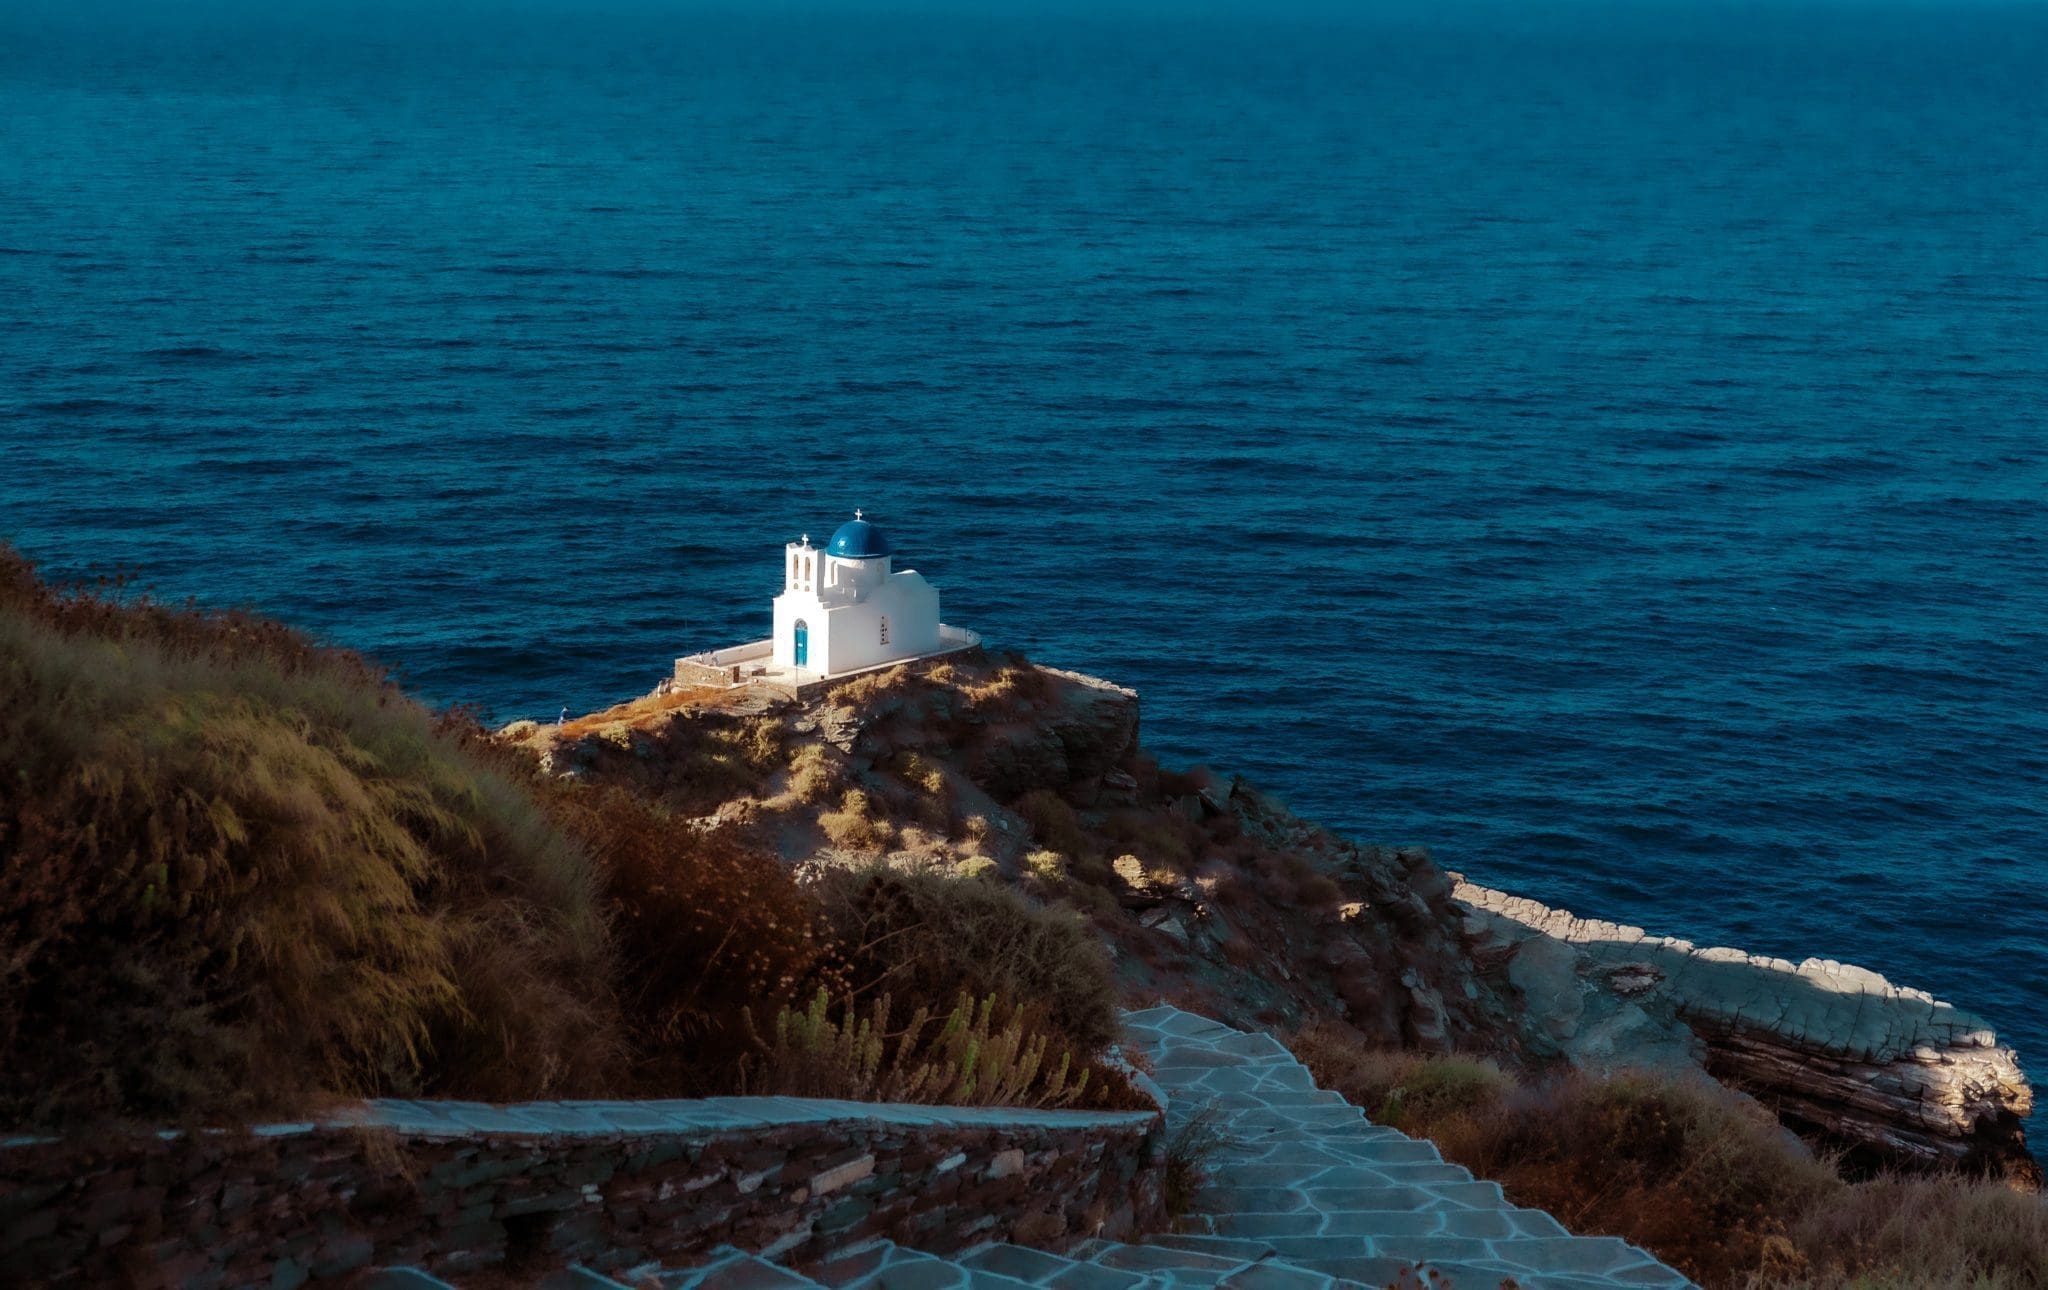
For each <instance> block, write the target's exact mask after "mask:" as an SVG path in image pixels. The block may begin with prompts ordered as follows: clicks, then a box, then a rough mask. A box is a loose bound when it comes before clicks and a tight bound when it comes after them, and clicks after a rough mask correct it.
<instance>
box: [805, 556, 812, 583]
mask: <svg viewBox="0 0 2048 1290" xmlns="http://www.w3.org/2000/svg"><path fill="white" fill-rule="evenodd" d="M810 580H811V557H809V556H805V557H804V581H805V582H809V581H810Z"/></svg>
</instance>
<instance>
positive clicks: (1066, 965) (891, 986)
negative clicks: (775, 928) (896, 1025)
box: [816, 865, 1117, 1059]
mask: <svg viewBox="0 0 2048 1290" xmlns="http://www.w3.org/2000/svg"><path fill="white" fill-rule="evenodd" d="M816 891H817V893H818V897H819V901H820V903H821V904H822V906H823V908H824V910H825V916H826V919H827V920H828V922H829V924H830V926H831V928H832V932H833V935H834V937H835V938H836V939H837V941H838V942H839V945H840V947H841V953H842V954H843V955H844V956H845V958H846V962H847V968H848V973H849V976H848V983H849V985H850V986H851V987H852V988H853V990H854V991H855V992H856V994H857V995H861V996H867V995H873V994H877V993H880V992H882V991H888V992H889V993H890V994H892V995H894V996H895V998H896V999H897V1001H898V1003H899V1004H900V1005H906V1006H910V1007H913V1008H914V1007H924V1008H927V1009H929V1010H931V1011H933V1012H936V1011H938V1010H940V1009H942V1008H945V1007H949V1006H950V1005H951V1002H952V1000H953V998H954V996H955V995H956V993H957V992H959V991H961V990H966V991H968V992H969V993H971V994H973V995H975V996H976V997H982V996H986V995H991V994H992V995H994V996H996V998H997V999H998V1000H1018V1001H1025V1002H1027V1003H1028V1007H1029V1011H1030V1013H1031V1015H1027V1016H1026V1017H1025V1022H1026V1024H1027V1026H1029V1027H1031V1028H1032V1029H1034V1030H1037V1029H1043V1030H1045V1031H1048V1032H1050V1033H1051V1034H1053V1035H1054V1037H1055V1039H1056V1040H1057V1041H1058V1042H1060V1043H1062V1044H1063V1045H1065V1046H1068V1047H1071V1048H1073V1049H1074V1051H1075V1053H1076V1054H1077V1055H1078V1056H1080V1057H1083V1058H1088V1059H1092V1058H1094V1057H1095V1056H1097V1055H1098V1054H1100V1053H1101V1052H1102V1051H1103V1050H1104V1049H1105V1048H1106V1047H1108V1045H1109V1044H1110V1043H1112V1042H1114V1040H1115V1038H1116V1031H1117V985H1116V978H1115V975H1114V973H1113V971H1112V969H1111V967H1110V963H1109V958H1108V956H1107V955H1106V954H1105V952H1104V951H1103V948H1102V945H1101V943H1100V942H1099V941H1098V940H1097V939H1096V938H1095V936H1094V935H1093V933H1092V932H1090V930H1089V929H1088V927H1087V926H1086V925H1085V924H1084V923H1083V922H1082V921H1081V920H1080V919H1079V918H1078V917H1076V916H1075V915H1074V914H1073V912H1072V911H1070V910H1066V909H1058V908H1047V907H1045V906H1043V905H1040V904H1038V903H1036V902H1034V901H1032V900H1031V899H1030V898H1028V897H1026V896H1024V895H1023V894H1021V893H1019V892H1017V891H1015V890H1014V889H1012V888H1009V887H1005V886H1002V885H1000V884H997V883H991V882H982V881H976V880H973V879H962V878H956V877H953V876H951V875H949V874H945V873H941V872H935V871H917V872H904V871H901V870H896V869H892V868H889V867H887V866H885V865H873V866H870V867H867V868H863V869H851V870H844V869H843V870H837V871H834V872H832V873H829V874H827V875H826V876H825V877H823V878H822V879H820V881H819V882H818V883H817V885H816Z"/></svg>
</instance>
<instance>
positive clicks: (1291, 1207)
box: [373, 1007, 1692, 1290]
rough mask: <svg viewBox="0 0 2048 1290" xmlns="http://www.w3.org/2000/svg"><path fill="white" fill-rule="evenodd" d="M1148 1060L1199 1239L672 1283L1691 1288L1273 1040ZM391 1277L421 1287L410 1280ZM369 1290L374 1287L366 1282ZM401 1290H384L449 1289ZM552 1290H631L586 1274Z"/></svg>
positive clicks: (961, 1287) (755, 1268)
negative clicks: (1190, 1133) (1180, 1159)
mask: <svg viewBox="0 0 2048 1290" xmlns="http://www.w3.org/2000/svg"><path fill="white" fill-rule="evenodd" d="M1124 1026H1125V1030H1126V1036H1127V1037H1126V1044H1127V1046H1128V1047H1130V1048H1132V1049H1135V1050H1137V1051H1140V1052H1142V1053H1144V1054H1145V1055H1146V1057H1147V1058H1148V1059H1149V1060H1150V1062H1151V1063H1152V1065H1153V1076H1152V1078H1153V1080H1154V1081H1155V1082H1156V1084H1157V1085H1158V1088H1159V1091H1160V1092H1161V1093H1163V1095H1164V1099H1165V1102H1166V1105H1167V1121H1168V1127H1169V1131H1171V1130H1173V1129H1177V1128H1179V1127H1180V1126H1181V1125H1184V1124H1186V1123H1187V1122H1188V1120H1189V1119H1190V1118H1192V1117H1193V1116H1195V1115H1196V1114H1198V1113H1199V1112H1201V1111H1202V1110H1203V1109H1204V1108H1212V1109H1213V1111H1214V1113H1215V1115H1216V1117H1217V1127H1218V1128H1219V1129H1220V1130H1221V1132H1222V1134H1223V1135H1224V1138H1225V1142H1226V1145H1225V1146H1224V1148H1223V1149H1222V1150H1221V1151H1220V1152H1219V1153H1218V1154H1217V1155H1216V1157H1215V1158H1214V1159H1213V1160H1211V1161H1210V1176H1209V1181H1208V1185H1207V1187H1206V1188H1205V1189H1204V1190H1203V1191H1202V1193H1201V1194H1200V1196H1199V1197H1198V1198H1197V1205H1196V1213H1195V1214H1193V1215H1191V1216H1190V1217H1189V1218H1188V1219H1187V1220H1185V1225H1186V1226H1187V1227H1189V1228H1191V1229H1197V1230H1191V1231H1189V1232H1186V1233H1182V1234H1177V1235H1163V1236H1152V1237H1146V1238H1144V1239H1142V1240H1141V1241H1139V1242H1137V1243H1135V1244H1126V1243H1122V1242H1117V1241H1088V1242H1084V1243H1083V1244H1082V1245H1080V1246H1078V1247H1076V1248H1074V1249H1072V1250H1069V1251H1067V1253H1066V1254H1064V1255H1058V1254H1048V1253H1046V1252H1044V1251H1042V1250H1032V1249H1026V1248H1024V1247H1022V1246H1016V1245H984V1246H980V1247H977V1248H975V1249H972V1250H967V1251H963V1252H961V1253H959V1254H955V1255H951V1256H937V1255H931V1254H925V1253H922V1252H920V1251H917V1250H911V1249H906V1248H904V1247H902V1246H899V1245H894V1244H892V1243H890V1242H887V1241H878V1242H875V1243H873V1244H871V1245H868V1246H866V1247H865V1248H862V1249H860V1250H858V1251H854V1252H852V1253H849V1254H848V1255H846V1256H845V1257H843V1258H841V1259H839V1260H838V1261H837V1262H834V1263H830V1264H827V1265H826V1266H824V1267H822V1268H817V1269H813V1270H812V1273H811V1275H809V1276H805V1275H802V1274H799V1273H797V1272H794V1271H792V1270H791V1269H789V1268H785V1267H782V1266H780V1265H777V1264H775V1263H772V1262H769V1261H766V1260H764V1259H761V1258H759V1257H757V1256H755V1255H751V1254H745V1253H742V1252H740V1251H737V1250H724V1251H720V1252H718V1253H717V1255H716V1256H715V1257H714V1258H713V1260H712V1261H711V1262H709V1263H707V1264H706V1265H704V1266H702V1267H697V1268H692V1269H688V1270H682V1271H669V1272H661V1273H657V1274H655V1275H654V1278H653V1279H654V1280H656V1281H658V1282H659V1284H661V1285H662V1286H664V1287H669V1288H672V1290H783V1288H785V1287H790V1288H794V1287H807V1286H826V1287H832V1288H833V1290H1026V1288H1027V1287H1037V1288H1040V1290H1183V1288H1187V1287H1210V1286H1214V1287H1219V1290H1362V1288H1363V1287H1383V1286H1399V1287H1402V1288H1403V1290H1452V1288H1453V1287H1455V1290H1500V1288H1501V1287H1503V1286H1514V1287H1518V1288H1519V1290H1622V1288H1623V1287H1627V1288H1630V1290H1641V1288H1643V1287H1653V1288H1656V1290H1681V1288H1683V1287H1689V1286H1691V1284H1692V1283H1691V1282H1689V1281H1687V1280H1686V1278H1685V1277H1683V1276H1681V1275H1680V1274H1679V1273H1677V1272H1675V1271H1673V1270H1672V1269H1670V1268H1668V1267H1665V1266H1664V1265H1663V1264H1661V1263H1659V1262H1657V1261H1656V1260H1655V1259H1653V1258H1651V1257H1650V1256H1649V1255H1648V1254H1645V1253H1644V1252H1643V1251H1641V1250H1639V1249H1637V1248H1636V1247H1634V1246H1632V1245H1630V1244H1628V1243H1627V1242H1625V1241H1622V1240H1619V1239H1616V1238H1614V1237H1610V1236H1573V1235H1572V1234H1571V1233H1569V1232H1567V1231H1565V1229H1564V1228H1563V1227H1562V1226H1560V1225H1559V1224H1558V1222H1557V1220H1556V1219H1554V1218H1552V1217H1551V1216H1550V1215H1548V1214H1546V1213H1544V1212H1542V1211H1541V1210H1534V1209H1518V1208H1516V1207H1515V1206H1513V1205H1510V1204H1508V1202H1507V1201H1506V1199H1505V1198H1503V1197H1502V1195H1501V1190H1500V1187H1499V1185H1498V1184H1496V1183H1490V1182H1481V1181H1477V1180H1475V1179H1474V1178H1473V1177H1472V1175H1471V1174H1470V1173H1468V1172H1467V1171H1466V1170H1465V1169H1463V1168H1462V1167H1460V1166H1458V1165H1453V1164H1447V1163H1445V1162H1444V1160H1443V1158H1442V1157H1441V1156H1439V1155H1438V1154H1437V1151H1436V1148H1435V1147H1434V1146H1433V1145H1431V1144H1430V1143H1428V1142H1423V1141H1418V1140H1416V1139H1414V1138H1410V1137H1407V1136H1406V1135H1404V1134H1401V1133H1398V1132H1396V1131H1394V1130H1393V1129H1388V1128H1383V1127H1380V1126H1378V1125H1375V1124H1372V1123H1370V1122H1368V1121H1367V1120H1366V1118H1365V1113H1364V1112H1363V1111H1361V1110H1359V1109H1358V1108H1357V1107H1355V1106H1353V1105H1351V1104H1350V1103H1349V1102H1346V1101H1345V1100H1344V1099H1343V1098H1342V1097H1341V1096H1339V1095H1338V1094H1336V1093H1332V1092H1328V1091H1325V1090H1322V1089H1318V1088H1317V1087H1316V1086H1315V1081H1314V1079H1313V1078H1312V1077H1311V1076H1310V1075H1309V1072H1308V1069H1307V1068H1306V1067H1304V1066H1303V1065H1302V1064H1301V1063H1300V1062H1298V1061H1296V1060H1295V1058H1294V1056H1293V1054H1291V1053H1289V1052H1288V1051H1287V1049H1286V1048H1285V1047H1284V1046H1282V1045H1281V1044H1280V1042H1279V1041H1278V1040H1276V1039H1274V1038H1273V1037H1272V1036H1270V1035H1264V1034H1247V1033H1245V1032H1244V1031H1240V1030H1233V1029H1231V1028H1230V1027H1229V1026H1225V1025H1222V1024H1221V1023H1219V1022H1215V1021H1211V1020H1209V1019H1208V1018H1206V1017H1200V1016H1197V1015H1195V1014H1194V1013H1191V1012H1182V1011H1181V1010H1179V1009H1178V1008H1168V1007H1161V1008H1150V1009H1147V1010H1146V1011H1143V1012H1134V1013H1126V1014H1125V1016H1124ZM384 1275H387V1276H392V1275H402V1276H406V1277H411V1276H416V1275H418V1274H416V1273H410V1272H405V1273H396V1272H392V1273H386V1274H384ZM373 1284H375V1283H373ZM439 1284H440V1283H438V1282H435V1281H433V1280H432V1279H431V1278H421V1279H420V1280H417V1281H414V1280H404V1281H393V1282H391V1283H390V1287H389V1290H401V1288H404V1290H413V1288H417V1287H428V1286H435V1285H439ZM545 1284H546V1285H547V1286H548V1287H550V1288H551V1290H621V1283H620V1282H618V1281H614V1280H612V1279H610V1278H607V1277H602V1276H599V1275H598V1274H596V1273H593V1272H588V1271H586V1270H584V1269H581V1268H574V1269H569V1270H567V1271H564V1272H561V1273H558V1274H556V1275H555V1276H554V1277H552V1278H550V1279H549V1280H548V1281H547V1282H546V1283H545Z"/></svg>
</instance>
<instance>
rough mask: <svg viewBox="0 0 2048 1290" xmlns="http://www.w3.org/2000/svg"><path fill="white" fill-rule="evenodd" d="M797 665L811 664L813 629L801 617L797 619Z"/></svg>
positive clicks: (805, 665) (807, 665) (806, 665)
mask: <svg viewBox="0 0 2048 1290" xmlns="http://www.w3.org/2000/svg"><path fill="white" fill-rule="evenodd" d="M796 665H797V666H798V667H809V666H810V665H811V629H810V627H809V626H808V625H807V624H806V623H805V622H804V620H803V619H801V618H799V619H797V620H796Z"/></svg>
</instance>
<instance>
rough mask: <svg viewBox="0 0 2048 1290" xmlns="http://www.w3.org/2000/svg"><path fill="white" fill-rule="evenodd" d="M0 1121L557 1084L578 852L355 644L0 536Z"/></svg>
mask: <svg viewBox="0 0 2048 1290" xmlns="http://www.w3.org/2000/svg"><path fill="white" fill-rule="evenodd" d="M0 711H4V712H5V714H6V715H5V717H4V718H0V765H5V766H7V767H8V768H9V777H8V779H7V782H6V784H5V787H4V789H0V839H4V841H5V843H6V849H7V864H6V866H5V868H4V871H0V964H5V965H6V970H5V971H4V973H0V1054H4V1057H5V1060H0V1119H4V1120H5V1121H7V1122H9V1123H13V1124H47V1123H58V1122H66V1121H78V1120H82V1119H93V1118H103V1117H107V1116H131V1115H132V1116H146V1117H167V1116H169V1117H197V1118H209V1117H219V1116H232V1115H241V1114H252V1113H259V1112H265V1111H273V1110H284V1109H289V1108H290V1107H292V1106H295V1105H297V1104H300V1103H303V1102H304V1101H305V1100H306V1099H308V1098H311V1097H314V1096H317V1095H320V1094H328V1093H343V1094H349V1093H407V1092H445V1093H463V1094H470V1095H477V1096H498V1095H501V1094H504V1093H507V1092H509V1091H511V1090H514V1089H516V1090H517V1091H518V1092H519V1093H520V1094H521V1095H529V1096H533V1095H543V1094H546V1093H550V1092H557V1091H561V1092H568V1091H580V1090H584V1089H588V1088H590V1087H591V1086H592V1085H593V1084H594V1083H596V1082H598V1081H599V1080H600V1079H601V1077H602V1072H603V1070H604V1068H605V1066H606V1065H607V1064H608V1063H609V1062H610V1061H611V1060H612V1058H613V1057H614V1055H615V1053H616V1051H617V1047H618V1041H617V1031H616V1026H615V1022H614V1020H613V1016H612V1013H611V1008H610V1001H609V999H608V997H607V991H606V983H607V981H608V980H609V976H610V969H609V948H608V944H607V936H606V929H605V924H604V920H603V918H602V916H601V915H600V913H599V909H598V900H597V895H596V891H595V882H594V879H593V874H592V872H591V869H590V866H589V864H588V862H587V860H586V858H585V857H584V855H583V854H582V853H581V851H580V850H579V849H578V848H577V847H576V846H575V845H574V844H573V842H572V841H571V840H569V839H568V838H566V837H565V836H564V835H563V834H562V833H561V831H560V830H559V829H557V828H555V827H554V826H553V824H552V823H551V822H550V821H549V820H548V819H547V818H546V816H545V815H544V813H543V812H542V811H541V810H539V809H538V808H537V807H536V805H535V804H534V802H533V801H532V800H531V798H530V797H529V796H528V795H527V794H526V793H525V792H524V791H522V789H521V787H520V786H519V785H518V784H516V783H515V782H514V781H513V780H512V779H510V778H508V777H507V776H505V775H504V774H502V773H500V772H499V771H498V770H497V769H495V768H493V767H492V766H490V765H488V764H486V763H485V762H484V761H482V760H480V759H479V758H477V757H476V756H474V755H472V754H471V753H470V752H469V751H468V750H467V749H465V748H464V747H463V746H462V745H461V741H460V740H459V739H458V738H456V737H454V736H452V735H450V734H449V733H448V732H447V731H446V729H445V728H444V727H443V726H442V725H441V724H440V723H439V722H438V721H437V719H436V718H435V716H434V715H433V714H432V713H430V712H428V711H427V710H426V709H424V708H422V707H420V706H419V705H418V704H415V703H412V702H410V701H409V700H407V699H405V698H404V697H403V696H402V695H401V694H399V693H398V692H397V691H396V689H395V688H393V687H392V686H391V685H390V684H389V683H388V682H387V681H386V680H385V679H384V677H383V675H382V673H381V672H380V671H379V670H378V669H377V668H375V667H374V666H372V665H370V664H368V663H366V662H365V661H364V660H362V659H361V658H359V657H357V656H354V655H351V654H347V653H344V652H340V651H333V650H325V649H322V648H320V647H318V646H317V645H315V644H313V643H312V642H311V641H309V640H307V639H306V638H304V637H302V636H300V635H298V634H297V633H294V632H290V631H289V630H287V629H284V628H282V627H279V626H278V625H276V624H274V623H267V622H264V621H262V620H259V619H255V618H252V617H249V616H246V615H239V614H209V613H200V612H197V611H193V610H190V609H176V608H167V607H164V606H159V605H154V604H149V603H146V602H127V603H117V602H115V601H113V600H111V599H107V598H104V597H100V596H94V595H89V594H85V593H83V592H53V591H51V590H49V589H47V588H45V587H43V586H42V585H41V584H40V583H39V582H37V580H36V579H35V577H34V575H33V573H32V571H31V570H30V569H29V567H28V566H27V564H26V563H25V562H23V561H21V560H20V559H19V558H18V557H16V556H14V555H13V554H12V553H11V552H0Z"/></svg>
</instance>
